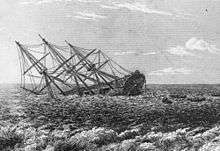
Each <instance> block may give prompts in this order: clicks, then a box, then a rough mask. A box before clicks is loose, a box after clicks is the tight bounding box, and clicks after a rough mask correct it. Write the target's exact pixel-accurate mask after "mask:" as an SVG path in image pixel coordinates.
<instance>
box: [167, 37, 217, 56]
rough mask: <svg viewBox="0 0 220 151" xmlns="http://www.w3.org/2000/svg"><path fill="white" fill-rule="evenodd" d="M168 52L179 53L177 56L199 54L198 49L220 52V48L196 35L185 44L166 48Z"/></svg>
mask: <svg viewBox="0 0 220 151" xmlns="http://www.w3.org/2000/svg"><path fill="white" fill-rule="evenodd" d="M165 51H166V52H168V53H170V54H172V55H177V56H181V57H183V56H198V53H196V52H198V51H200V52H209V53H218V52H220V49H219V48H217V47H216V46H215V45H213V44H211V43H209V42H207V41H205V40H203V39H198V38H195V37H192V38H190V39H189V40H188V41H186V43H185V45H184V46H176V47H172V48H169V49H167V50H165Z"/></svg>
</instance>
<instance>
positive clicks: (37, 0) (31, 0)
mask: <svg viewBox="0 0 220 151" xmlns="http://www.w3.org/2000/svg"><path fill="white" fill-rule="evenodd" d="M71 1H77V2H81V3H97V2H100V1H99V0H24V1H21V2H20V4H22V5H30V4H36V5H40V4H47V3H54V2H71Z"/></svg>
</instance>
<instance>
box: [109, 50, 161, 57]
mask: <svg viewBox="0 0 220 151" xmlns="http://www.w3.org/2000/svg"><path fill="white" fill-rule="evenodd" d="M108 52H113V54H114V55H117V56H120V55H128V54H133V55H144V56H149V55H156V54H157V53H156V52H138V51H123V50H116V51H114V50H113V51H108Z"/></svg>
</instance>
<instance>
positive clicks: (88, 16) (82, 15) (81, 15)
mask: <svg viewBox="0 0 220 151" xmlns="http://www.w3.org/2000/svg"><path fill="white" fill-rule="evenodd" d="M76 14H77V15H75V16H73V17H74V18H77V19H84V20H97V19H105V18H106V16H103V15H97V14H96V13H94V12H77V13H76Z"/></svg>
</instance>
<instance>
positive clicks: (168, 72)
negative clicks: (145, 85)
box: [149, 67, 192, 76]
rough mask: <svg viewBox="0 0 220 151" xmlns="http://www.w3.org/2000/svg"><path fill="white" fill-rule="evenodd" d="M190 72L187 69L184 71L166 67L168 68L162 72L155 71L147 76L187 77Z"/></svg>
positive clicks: (183, 69)
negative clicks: (180, 75)
mask: <svg viewBox="0 0 220 151" xmlns="http://www.w3.org/2000/svg"><path fill="white" fill-rule="evenodd" d="M191 73H192V70H189V69H185V68H173V67H168V68H164V69H162V70H156V71H152V72H151V73H150V74H149V75H158V76H161V75H178V74H182V75H188V74H191Z"/></svg>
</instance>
